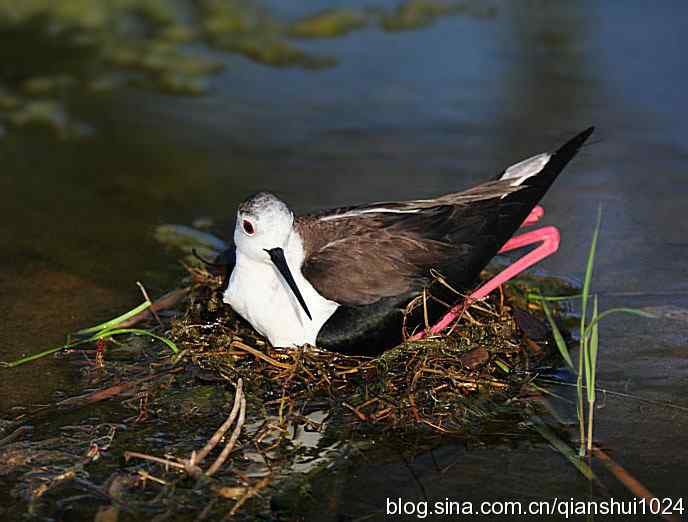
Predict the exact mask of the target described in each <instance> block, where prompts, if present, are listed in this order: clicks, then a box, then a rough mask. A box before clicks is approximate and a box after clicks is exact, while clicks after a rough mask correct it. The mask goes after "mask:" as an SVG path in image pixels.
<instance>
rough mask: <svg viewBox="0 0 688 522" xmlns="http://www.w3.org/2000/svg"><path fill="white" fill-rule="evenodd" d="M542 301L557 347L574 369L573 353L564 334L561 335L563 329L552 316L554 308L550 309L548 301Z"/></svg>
mask: <svg viewBox="0 0 688 522" xmlns="http://www.w3.org/2000/svg"><path fill="white" fill-rule="evenodd" d="M541 303H542V309H543V310H544V311H545V316H547V321H549V325H550V327H551V328H552V334H553V335H554V342H555V344H556V345H557V348H558V349H559V353H560V354H561V356H562V357H563V358H564V360H565V361H566V364H568V365H569V366H570V367H571V369H573V360H571V354H570V353H569V348H568V346H566V341H564V336H563V335H561V331H560V330H559V327H558V326H557V323H555V322H554V317H553V316H552V310H550V308H549V305H548V304H547V301H541Z"/></svg>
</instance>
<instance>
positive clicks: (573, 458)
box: [532, 422, 596, 480]
mask: <svg viewBox="0 0 688 522" xmlns="http://www.w3.org/2000/svg"><path fill="white" fill-rule="evenodd" d="M532 426H533V428H534V429H535V430H536V431H537V432H538V433H539V434H540V435H541V436H542V438H543V439H545V440H546V441H547V442H549V443H550V444H551V445H552V446H553V447H554V448H555V449H556V450H557V451H559V453H561V454H562V455H563V456H564V457H566V459H567V460H568V461H569V462H570V463H571V464H573V465H574V466H575V467H576V469H577V470H578V471H580V472H581V474H582V475H583V476H584V477H585V478H587V479H588V480H591V479H594V478H596V477H595V474H594V473H593V471H592V469H590V466H588V465H587V464H586V463H585V461H584V460H582V459H579V458H578V455H576V452H575V451H574V450H573V449H572V448H571V447H570V446H569V445H568V444H566V443H565V442H564V441H563V440H561V439H560V438H559V437H557V436H556V434H555V433H554V432H553V431H552V430H550V429H549V428H548V427H547V426H545V425H544V424H542V423H540V422H534V423H533V425H532Z"/></svg>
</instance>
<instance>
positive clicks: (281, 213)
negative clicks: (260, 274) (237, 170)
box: [234, 192, 294, 263]
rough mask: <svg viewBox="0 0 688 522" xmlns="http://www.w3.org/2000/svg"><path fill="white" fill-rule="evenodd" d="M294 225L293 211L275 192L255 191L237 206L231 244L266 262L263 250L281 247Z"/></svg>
mask: <svg viewBox="0 0 688 522" xmlns="http://www.w3.org/2000/svg"><path fill="white" fill-rule="evenodd" d="M293 225H294V214H293V213H292V211H291V210H290V209H289V207H288V206H287V205H286V203H284V202H283V201H282V200H281V199H279V198H278V197H277V196H275V195H273V194H270V193H269V192H259V193H258V194H256V195H255V196H251V197H250V198H248V199H247V200H246V201H244V202H243V203H242V204H241V205H239V209H238V210H237V221H236V227H235V228H234V244H235V245H236V248H237V250H238V251H239V252H241V253H242V254H243V255H245V256H246V257H249V258H251V259H253V260H254V261H258V262H263V263H270V262H271V261H270V255H269V254H268V253H267V252H266V250H272V249H273V248H285V247H286V245H287V241H288V240H289V236H290V235H291V233H292V227H293Z"/></svg>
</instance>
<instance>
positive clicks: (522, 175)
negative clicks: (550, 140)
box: [499, 152, 552, 187]
mask: <svg viewBox="0 0 688 522" xmlns="http://www.w3.org/2000/svg"><path fill="white" fill-rule="evenodd" d="M551 157H552V155H551V154H549V153H547V152H545V153H543V154H538V155H537V156H533V157H532V158H528V159H525V160H523V161H520V162H518V163H516V165H512V166H511V167H509V168H508V169H506V170H505V171H504V174H502V177H501V178H499V179H513V182H512V183H511V186H512V187H518V186H519V185H520V184H521V183H523V182H524V181H525V180H527V179H528V178H531V177H533V176H536V175H537V174H539V173H540V172H542V169H544V168H545V165H547V162H549V159H550V158H551Z"/></svg>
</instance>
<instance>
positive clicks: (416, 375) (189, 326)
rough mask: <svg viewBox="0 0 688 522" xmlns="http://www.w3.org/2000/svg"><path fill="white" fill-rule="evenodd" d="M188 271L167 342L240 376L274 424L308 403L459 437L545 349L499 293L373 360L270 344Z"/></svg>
mask: <svg viewBox="0 0 688 522" xmlns="http://www.w3.org/2000/svg"><path fill="white" fill-rule="evenodd" d="M192 273H193V275H194V281H195V284H194V286H193V289H192V292H191V294H190V298H189V304H188V307H187V309H186V311H185V313H184V314H183V315H182V316H180V317H178V318H177V319H175V320H173V321H172V324H171V338H172V339H173V340H174V341H175V342H176V343H177V344H178V345H179V346H180V347H183V348H184V349H185V350H188V352H189V354H190V356H191V359H192V360H193V362H194V363H195V364H196V365H197V366H198V367H199V368H201V369H202V370H203V371H205V372H210V373H212V374H215V375H219V376H222V377H223V378H226V379H228V380H231V381H236V379H237V378H239V377H241V378H242V379H243V382H244V383H245V386H246V388H247V389H248V390H250V393H252V394H253V395H255V396H256V397H257V398H258V399H259V401H260V403H261V404H262V406H263V407H264V408H265V409H266V410H265V411H269V412H271V413H274V411H276V412H277V413H278V414H279V416H280V418H281V419H283V420H289V416H290V415H293V414H294V412H298V415H302V412H303V410H304V408H307V407H308V405H310V407H315V406H314V405H317V407H323V406H325V407H327V408H328V410H329V411H330V412H331V413H333V414H335V413H336V414H340V415H341V416H342V418H343V420H344V421H345V423H346V424H347V425H349V426H354V427H356V428H362V427H363V426H365V427H366V428H373V427H375V428H381V429H384V430H390V429H391V430H398V429H402V430H408V429H428V430H432V431H435V432H440V433H443V434H461V433H463V432H464V431H465V429H466V427H467V426H468V425H470V424H471V423H472V422H474V421H476V420H480V419H484V418H485V417H487V416H490V415H492V414H493V413H495V412H497V411H499V408H498V407H496V406H498V405H500V404H506V403H510V402H513V401H514V399H517V398H518V397H519V396H520V395H521V389H522V387H523V385H524V384H526V383H528V382H529V381H530V380H531V378H532V370H533V369H534V368H536V367H537V366H538V365H539V364H541V363H542V361H543V360H544V359H545V358H546V357H547V356H548V355H550V350H549V346H550V343H548V341H547V338H548V335H547V329H546V328H545V327H544V324H543V323H542V322H540V321H539V320H538V319H535V318H534V317H533V316H531V315H529V314H527V313H526V312H524V311H522V310H520V309H518V308H516V307H515V305H514V301H515V298H512V294H510V293H506V294H505V293H501V292H500V293H499V294H497V295H496V296H495V297H493V298H492V299H490V300H485V301H481V302H479V303H473V304H472V305H470V306H469V307H468V308H467V309H466V310H465V311H464V313H463V314H462V316H461V318H460V319H459V321H458V322H457V323H456V324H455V325H454V327H453V328H451V330H450V331H449V333H447V334H444V335H441V336H433V337H430V338H426V339H423V340H416V341H406V342H404V343H403V344H402V345H400V346H398V347H397V348H395V349H392V350H389V351H387V352H385V353H383V354H382V355H380V356H378V357H364V356H349V355H342V354H338V353H334V352H328V351H325V350H320V349H318V348H316V347H310V346H306V347H301V348H298V349H288V348H272V347H271V346H269V345H268V344H266V343H265V341H264V340H263V339H262V338H260V337H257V336H256V333H255V332H254V331H253V330H252V329H251V327H250V326H249V325H248V324H247V323H245V322H244V321H243V320H242V319H241V318H239V317H238V316H237V315H236V314H234V313H233V312H232V311H231V309H229V307H226V306H223V305H222V301H221V294H220V292H219V291H218V285H219V281H218V280H217V279H216V278H215V277H213V276H212V275H210V274H209V273H207V272H205V271H202V270H196V269H195V270H193V271H192ZM526 332H528V333H530V336H529V335H528V334H527V333H526ZM531 336H532V337H534V338H535V339H533V338H531ZM537 341H539V342H537ZM273 410H274V411H273Z"/></svg>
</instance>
